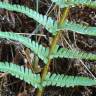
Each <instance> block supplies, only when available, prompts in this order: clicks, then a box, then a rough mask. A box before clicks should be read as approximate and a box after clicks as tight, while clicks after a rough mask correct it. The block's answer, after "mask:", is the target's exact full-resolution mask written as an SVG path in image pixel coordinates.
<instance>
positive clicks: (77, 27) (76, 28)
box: [58, 20, 96, 36]
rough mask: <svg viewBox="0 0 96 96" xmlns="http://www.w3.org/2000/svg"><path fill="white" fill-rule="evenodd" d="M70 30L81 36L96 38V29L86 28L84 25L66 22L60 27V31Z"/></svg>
mask: <svg viewBox="0 0 96 96" xmlns="http://www.w3.org/2000/svg"><path fill="white" fill-rule="evenodd" d="M64 29H66V30H70V31H73V32H77V33H80V34H87V35H91V36H96V27H90V26H85V25H82V24H76V23H75V22H72V21H68V20H66V21H65V22H64V23H63V24H62V25H59V28H58V30H64Z"/></svg>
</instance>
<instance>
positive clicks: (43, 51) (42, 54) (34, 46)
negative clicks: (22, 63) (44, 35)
mask: <svg viewBox="0 0 96 96" xmlns="http://www.w3.org/2000/svg"><path fill="white" fill-rule="evenodd" d="M0 37H1V38H7V39H12V40H16V41H19V42H21V43H22V44H24V45H25V46H26V47H28V48H30V49H31V51H33V52H34V53H35V54H36V55H37V56H38V57H39V58H41V59H42V60H43V61H44V63H47V61H48V58H47V56H48V53H49V48H45V47H43V46H42V45H39V44H38V43H37V42H35V41H31V39H29V38H27V37H24V36H21V35H19V34H16V33H13V32H1V31H0Z"/></svg>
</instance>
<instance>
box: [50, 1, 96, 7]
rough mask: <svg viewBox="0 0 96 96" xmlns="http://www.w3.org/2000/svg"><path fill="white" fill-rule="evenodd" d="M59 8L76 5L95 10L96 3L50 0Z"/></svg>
mask: <svg viewBox="0 0 96 96" xmlns="http://www.w3.org/2000/svg"><path fill="white" fill-rule="evenodd" d="M51 1H52V2H54V3H56V5H58V6H60V8H64V7H70V6H76V5H81V4H82V5H85V6H88V7H91V8H96V1H92V0H51Z"/></svg>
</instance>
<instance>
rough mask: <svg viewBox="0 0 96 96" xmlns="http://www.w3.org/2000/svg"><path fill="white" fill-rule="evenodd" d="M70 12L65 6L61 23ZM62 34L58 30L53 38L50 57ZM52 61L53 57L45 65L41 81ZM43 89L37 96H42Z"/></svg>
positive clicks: (39, 90)
mask: <svg viewBox="0 0 96 96" xmlns="http://www.w3.org/2000/svg"><path fill="white" fill-rule="evenodd" d="M68 13H69V8H65V9H64V11H63V15H62V17H61V19H60V21H59V24H62V23H63V22H64V21H65V20H66V18H67V16H68ZM60 34H61V31H59V32H57V34H56V36H55V37H54V38H53V40H52V42H51V45H50V50H49V56H48V57H50V54H51V52H53V50H54V48H55V46H56V44H57V42H58V40H59V37H60ZM51 61H52V59H49V60H48V63H47V65H45V67H44V69H43V71H42V74H41V83H42V81H43V80H44V79H45V77H46V74H47V73H48V69H49V66H50V64H51ZM43 91H44V89H42V90H41V89H38V91H37V95H36V96H42V94H43Z"/></svg>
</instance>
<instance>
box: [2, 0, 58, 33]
mask: <svg viewBox="0 0 96 96" xmlns="http://www.w3.org/2000/svg"><path fill="white" fill-rule="evenodd" d="M0 8H3V9H6V10H9V11H15V12H21V13H23V14H25V15H27V16H28V17H30V18H32V19H34V20H36V21H37V22H38V23H40V24H42V25H43V26H44V27H45V28H46V29H47V30H48V31H49V32H51V33H52V34H53V35H55V34H56V30H57V22H56V21H54V20H53V19H52V18H51V17H47V16H46V15H44V16H43V15H42V14H39V13H38V12H36V11H33V10H32V9H30V8H28V7H25V6H21V5H18V4H9V3H5V2H0Z"/></svg>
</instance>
